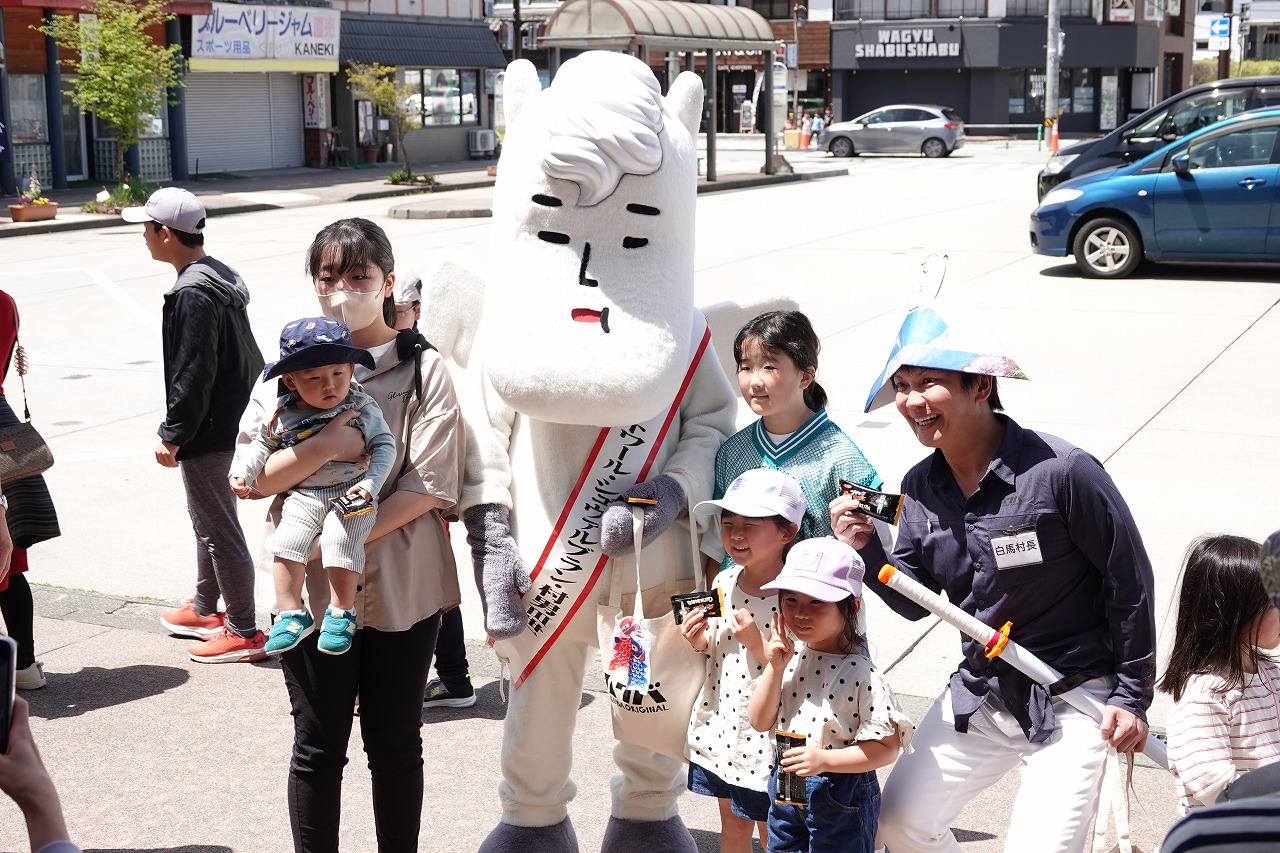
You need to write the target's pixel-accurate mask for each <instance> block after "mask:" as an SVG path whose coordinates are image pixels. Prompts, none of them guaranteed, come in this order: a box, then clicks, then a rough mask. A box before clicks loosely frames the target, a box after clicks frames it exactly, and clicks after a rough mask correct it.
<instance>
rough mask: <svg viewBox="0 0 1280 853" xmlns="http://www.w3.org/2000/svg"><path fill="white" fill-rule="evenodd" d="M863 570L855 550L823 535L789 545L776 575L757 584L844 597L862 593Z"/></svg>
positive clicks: (827, 597) (823, 597) (825, 597)
mask: <svg viewBox="0 0 1280 853" xmlns="http://www.w3.org/2000/svg"><path fill="white" fill-rule="evenodd" d="M865 571H866V567H865V566H864V565H863V563H862V558H861V557H859V556H858V552H857V551H855V550H853V549H852V548H850V547H849V546H848V545H846V544H844V543H843V542H841V541H840V540H838V539H832V538H831V537H829V536H823V537H819V538H817V539H806V540H804V541H803V542H797V543H796V544H795V545H793V546H791V550H790V551H788V552H787V559H786V562H785V563H783V566H782V571H781V572H780V573H779V574H778V577H777V578H775V579H774V580H772V581H769V583H766V584H761V585H760V588H761V589H779V590H790V591H791V592H798V593H801V594H803V595H808V596H812V597H813V598H816V599H818V600H819V601H843V600H844V599H846V598H848V597H849V596H851V595H862V575H863V572H865Z"/></svg>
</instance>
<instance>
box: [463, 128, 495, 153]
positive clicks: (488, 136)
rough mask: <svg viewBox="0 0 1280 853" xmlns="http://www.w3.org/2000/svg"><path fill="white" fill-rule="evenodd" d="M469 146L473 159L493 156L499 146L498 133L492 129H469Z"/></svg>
mask: <svg viewBox="0 0 1280 853" xmlns="http://www.w3.org/2000/svg"><path fill="white" fill-rule="evenodd" d="M467 147H468V148H469V149H470V150H471V159H473V160H475V159H480V158H485V157H492V156H493V152H494V149H496V148H497V147H498V134H496V133H494V132H493V131H492V130H488V129H484V130H469V131H467Z"/></svg>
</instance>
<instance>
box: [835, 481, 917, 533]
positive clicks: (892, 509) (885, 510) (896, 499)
mask: <svg viewBox="0 0 1280 853" xmlns="http://www.w3.org/2000/svg"><path fill="white" fill-rule="evenodd" d="M839 482H840V493H841V494H845V495H856V496H858V497H860V498H862V502H861V505H860V506H859V508H858V511H859V512H861V513H865V514H866V515H869V516H871V517H872V518H876V519H879V520H880V521H883V522H885V523H886V524H893V525H896V524H897V523H898V516H900V515H902V495H895V494H893V493H892V492H877V491H876V490H875V489H868V488H867V487H866V486H859V485H858V484H857V483H850V482H849V481H848V480H840V481H839Z"/></svg>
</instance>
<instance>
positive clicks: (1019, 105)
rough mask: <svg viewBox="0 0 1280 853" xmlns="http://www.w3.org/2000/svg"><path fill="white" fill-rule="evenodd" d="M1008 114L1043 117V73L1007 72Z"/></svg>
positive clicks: (1020, 70) (1018, 70)
mask: <svg viewBox="0 0 1280 853" xmlns="http://www.w3.org/2000/svg"><path fill="white" fill-rule="evenodd" d="M1009 113H1010V114H1011V115H1020V114H1026V115H1034V116H1043V115H1044V72H1038V71H1031V70H1028V69H1016V70H1014V71H1010V72H1009Z"/></svg>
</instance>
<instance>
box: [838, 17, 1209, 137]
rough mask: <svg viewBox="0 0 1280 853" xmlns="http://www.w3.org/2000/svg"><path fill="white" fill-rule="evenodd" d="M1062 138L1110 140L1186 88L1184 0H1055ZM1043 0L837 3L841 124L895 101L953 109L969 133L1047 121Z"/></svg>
mask: <svg viewBox="0 0 1280 853" xmlns="http://www.w3.org/2000/svg"><path fill="white" fill-rule="evenodd" d="M1060 8H1061V14H1062V18H1061V22H1062V23H1061V30H1062V34H1063V43H1062V52H1061V74H1060V79H1059V85H1058V111H1059V115H1060V117H1061V118H1060V121H1061V124H1060V128H1061V132H1062V133H1063V134H1077V135H1093V134H1097V133H1100V132H1105V131H1107V130H1110V129H1112V128H1114V127H1116V126H1117V125H1119V124H1121V123H1123V122H1124V121H1125V120H1127V119H1128V117H1129V116H1131V115H1133V114H1134V113H1137V112H1141V111H1142V110H1145V109H1147V108H1148V107H1150V106H1152V105H1153V104H1155V103H1157V102H1158V101H1160V100H1162V99H1163V98H1165V97H1168V96H1170V95H1173V94H1176V93H1177V92H1180V91H1182V90H1183V89H1184V88H1186V87H1187V86H1188V85H1189V84H1190V74H1191V46H1192V45H1191V42H1192V38H1191V37H1192V26H1191V24H1190V22H1189V18H1190V17H1191V16H1192V15H1194V11H1193V10H1192V9H1191V8H1190V7H1189V4H1183V3H1180V2H1178V0H1171V2H1166V0H1159V2H1157V1H1156V0H1146V2H1143V0H1137V2H1135V0H1060ZM1046 12H1047V0H835V9H834V16H833V17H834V19H833V21H832V22H831V76H832V83H831V99H832V101H833V103H834V112H835V117H836V119H837V120H848V119H852V118H855V117H856V116H858V115H860V114H862V113H864V112H867V111H868V110H871V109H874V108H876V107H879V106H883V105H885V104H891V103H927V104H939V105H942V106H948V107H952V108H953V109H955V110H956V111H958V112H959V113H960V115H961V116H963V117H964V119H965V121H966V123H967V124H968V125H971V126H972V127H971V130H970V132H971V133H975V134H980V133H982V132H984V131H987V132H995V133H1001V132H1008V131H1009V130H1010V129H1013V130H1015V131H1018V130H1020V131H1022V132H1026V133H1034V132H1035V128H1036V127H1038V126H1039V125H1040V124H1041V123H1042V121H1043V120H1044V118H1045V115H1046V110H1045V107H1046V105H1045V103H1044V98H1045V67H1046V61H1045V55H1046V46H1045V45H1046V40H1047V37H1048V32H1047V30H1048V27H1047V20H1046Z"/></svg>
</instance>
